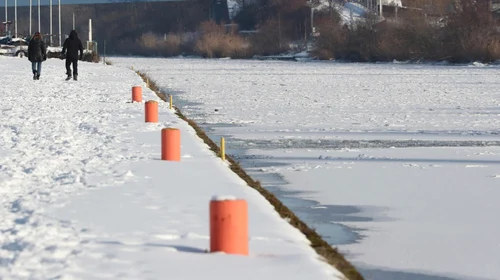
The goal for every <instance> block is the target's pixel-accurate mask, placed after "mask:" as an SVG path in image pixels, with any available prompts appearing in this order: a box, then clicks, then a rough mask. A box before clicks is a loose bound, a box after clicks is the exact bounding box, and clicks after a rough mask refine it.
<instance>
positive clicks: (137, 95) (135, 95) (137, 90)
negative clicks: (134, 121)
mask: <svg viewBox="0 0 500 280" xmlns="http://www.w3.org/2000/svg"><path fill="white" fill-rule="evenodd" d="M132 101H133V102H142V87H140V86H133V87H132Z"/></svg>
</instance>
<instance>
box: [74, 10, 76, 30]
mask: <svg viewBox="0 0 500 280" xmlns="http://www.w3.org/2000/svg"><path fill="white" fill-rule="evenodd" d="M73 30H76V28H75V13H73Z"/></svg>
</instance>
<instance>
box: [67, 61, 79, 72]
mask: <svg viewBox="0 0 500 280" xmlns="http://www.w3.org/2000/svg"><path fill="white" fill-rule="evenodd" d="M71 64H73V76H78V59H72V58H67V59H66V74H67V75H68V76H71Z"/></svg>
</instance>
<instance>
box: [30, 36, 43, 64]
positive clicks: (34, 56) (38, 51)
mask: <svg viewBox="0 0 500 280" xmlns="http://www.w3.org/2000/svg"><path fill="white" fill-rule="evenodd" d="M28 59H29V60H30V61H31V62H42V61H44V60H46V59H47V47H46V46H45V43H44V42H43V41H42V40H40V39H38V38H35V39H32V40H31V41H30V43H29V45H28Z"/></svg>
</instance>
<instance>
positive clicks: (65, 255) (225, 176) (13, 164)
mask: <svg viewBox="0 0 500 280" xmlns="http://www.w3.org/2000/svg"><path fill="white" fill-rule="evenodd" d="M64 73H65V70H64V62H63V61H60V60H57V59H49V60H48V61H47V62H45V63H44V64H43V69H42V76H41V80H40V81H33V80H32V79H31V69H30V64H29V63H28V62H27V60H26V59H19V58H9V57H0V84H1V85H2V102H1V104H0V110H1V115H0V129H1V130H0V186H1V188H0V192H1V193H2V195H1V200H0V201H1V203H0V216H1V217H2V218H1V220H0V231H1V233H2V234H1V235H0V278H2V279H235V278H238V279H340V278H339V273H338V271H336V270H335V269H333V268H332V267H331V266H330V265H327V264H326V263H325V262H323V261H321V260H320V259H319V257H318V255H317V254H316V253H315V252H314V251H313V249H312V248H311V247H309V245H308V242H307V240H306V238H305V237H304V236H303V235H302V234H301V233H300V232H299V231H298V230H296V229H294V228H293V227H292V226H290V225H289V224H288V223H287V222H286V221H285V220H283V219H281V218H280V217H279V215H278V214H277V213H276V212H275V211H274V210H273V208H272V207H271V205H270V204H269V203H268V202H267V201H266V200H265V199H264V198H263V197H262V196H260V195H259V194H258V193H257V192H256V191H254V190H253V189H251V188H249V187H248V186H246V185H245V183H244V182H243V181H242V180H241V179H239V177H237V176H236V175H235V174H234V173H232V172H231V171H230V170H229V168H228V167H227V164H226V163H225V162H222V161H221V160H220V159H219V158H218V157H216V156H215V155H214V154H213V153H212V152H210V151H209V150H208V147H207V146H206V145H205V144H203V142H202V141H201V140H200V139H199V138H198V137H196V135H195V132H194V130H193V129H191V128H190V127H189V126H188V125H187V124H186V123H184V122H183V121H181V120H179V119H178V118H177V117H176V116H175V115H174V113H173V112H172V111H170V110H168V108H167V107H168V106H167V104H165V103H160V123H157V124H151V123H150V124H147V123H145V122H144V104H143V103H130V102H129V101H130V99H131V93H130V92H131V87H132V86H133V85H142V80H141V79H140V78H139V77H138V76H137V75H136V74H135V73H134V72H133V71H131V70H129V69H125V68H120V67H112V66H105V65H103V64H91V63H80V75H79V78H80V80H79V81H78V82H74V81H68V82H66V81H64V77H65V75H64ZM143 94H144V99H145V100H148V99H154V100H158V98H157V97H156V96H155V95H154V94H153V93H152V92H151V91H149V90H146V89H144V92H143ZM164 127H176V128H179V129H180V130H181V139H182V146H181V149H182V150H181V155H182V159H181V162H165V161H161V160H159V158H160V130H161V128H164ZM213 195H232V196H235V197H238V198H243V199H246V200H247V202H248V205H249V219H250V221H249V231H250V232H249V233H250V256H248V257H244V256H234V255H225V254H207V253H206V250H207V249H208V248H209V217H208V206H209V201H210V199H211V197H212V196H213Z"/></svg>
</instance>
